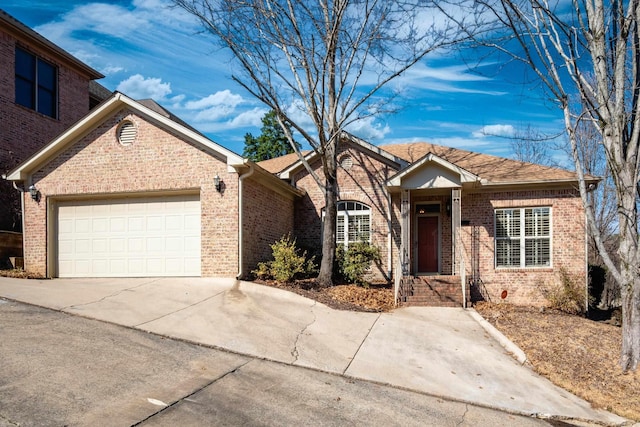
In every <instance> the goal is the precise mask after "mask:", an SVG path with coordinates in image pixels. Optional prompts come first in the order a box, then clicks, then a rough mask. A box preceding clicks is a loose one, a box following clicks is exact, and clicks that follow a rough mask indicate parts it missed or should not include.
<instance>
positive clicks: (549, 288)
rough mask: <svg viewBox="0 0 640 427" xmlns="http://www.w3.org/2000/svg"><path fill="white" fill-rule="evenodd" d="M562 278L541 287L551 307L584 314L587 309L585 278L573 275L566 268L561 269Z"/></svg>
mask: <svg viewBox="0 0 640 427" xmlns="http://www.w3.org/2000/svg"><path fill="white" fill-rule="evenodd" d="M559 272H560V273H559V274H560V280H559V281H555V282H554V283H551V284H549V283H547V284H545V285H544V286H542V287H541V291H542V295H543V296H544V297H545V298H546V299H547V302H548V303H549V307H550V308H553V309H555V310H560V311H563V312H565V313H569V314H582V313H584V312H586V310H587V301H586V295H585V286H584V279H581V278H580V277H578V276H573V275H571V274H570V273H569V272H568V271H567V269H566V268H564V267H560V269H559Z"/></svg>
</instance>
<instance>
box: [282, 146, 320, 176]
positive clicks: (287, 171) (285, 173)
mask: <svg viewBox="0 0 640 427" xmlns="http://www.w3.org/2000/svg"><path fill="white" fill-rule="evenodd" d="M317 154H318V153H316V151H315V150H311V151H310V152H309V153H307V155H306V156H302V157H303V159H304V160H305V161H306V162H307V163H309V162H310V161H311V160H312V159H313V158H314V157H315V156H317ZM301 166H302V162H301V161H300V158H298V160H296V161H295V162H293V164H292V165H291V166H289V167H288V168H286V169H284V170H283V171H281V172H280V173H279V174H278V176H279V177H280V179H291V174H292V173H293V172H294V171H296V170H298V168H300V167H301Z"/></svg>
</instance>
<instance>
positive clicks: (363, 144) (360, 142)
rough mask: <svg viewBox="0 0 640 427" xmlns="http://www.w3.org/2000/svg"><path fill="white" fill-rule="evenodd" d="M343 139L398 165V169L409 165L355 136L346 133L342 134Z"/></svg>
mask: <svg viewBox="0 0 640 427" xmlns="http://www.w3.org/2000/svg"><path fill="white" fill-rule="evenodd" d="M343 138H345V139H347V140H348V141H349V142H352V143H355V144H358V145H360V146H361V147H362V148H364V149H366V150H369V151H371V152H372V153H375V154H377V155H379V156H380V157H383V158H385V159H387V160H390V161H392V162H394V163H397V164H399V165H400V168H404V167H407V166H408V165H409V163H408V162H407V161H406V160H403V159H401V158H400V157H396V156H394V155H393V154H391V153H389V152H388V151H385V150H383V149H382V148H380V147H378V146H375V145H373V144H371V143H370V142H367V141H365V140H364V139H360V138H358V137H357V136H354V135H351V134H350V133H348V132H343Z"/></svg>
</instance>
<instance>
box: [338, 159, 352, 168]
mask: <svg viewBox="0 0 640 427" xmlns="http://www.w3.org/2000/svg"><path fill="white" fill-rule="evenodd" d="M340 166H342V169H344V170H349V169H351V168H352V167H353V158H352V157H351V156H349V155H345V156H342V159H340Z"/></svg>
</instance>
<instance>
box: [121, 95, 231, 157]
mask: <svg viewBox="0 0 640 427" xmlns="http://www.w3.org/2000/svg"><path fill="white" fill-rule="evenodd" d="M117 95H118V96H120V99H121V100H122V102H124V103H125V104H126V105H128V106H129V107H131V108H132V109H135V110H138V111H139V112H140V113H142V114H144V115H146V116H149V117H151V118H152V119H154V120H155V121H158V122H160V123H161V124H163V125H164V126H167V127H169V128H171V129H173V130H175V131H176V132H178V133H180V134H181V135H183V136H185V137H187V138H189V139H190V140H192V141H194V142H196V143H199V144H200V145H203V146H205V147H207V148H209V149H210V150H212V151H215V152H218V153H220V154H221V155H222V156H224V157H225V158H226V159H227V165H228V166H234V165H242V164H244V158H243V157H242V156H240V155H238V154H236V153H234V152H233V151H231V150H229V149H227V148H225V147H223V146H221V145H220V144H217V143H215V142H213V141H212V140H210V139H209V138H207V137H206V136H204V135H202V134H200V133H198V132H196V131H194V130H192V129H189V128H188V127H185V126H183V125H181V124H180V123H177V122H175V121H173V120H171V119H170V118H168V117H166V116H163V115H162V114H160V113H157V112H155V111H153V110H152V109H150V108H148V107H145V106H144V105H142V104H140V103H138V102H136V101H134V100H133V99H131V98H129V97H127V96H126V95H124V94H121V93H118V94H117Z"/></svg>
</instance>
